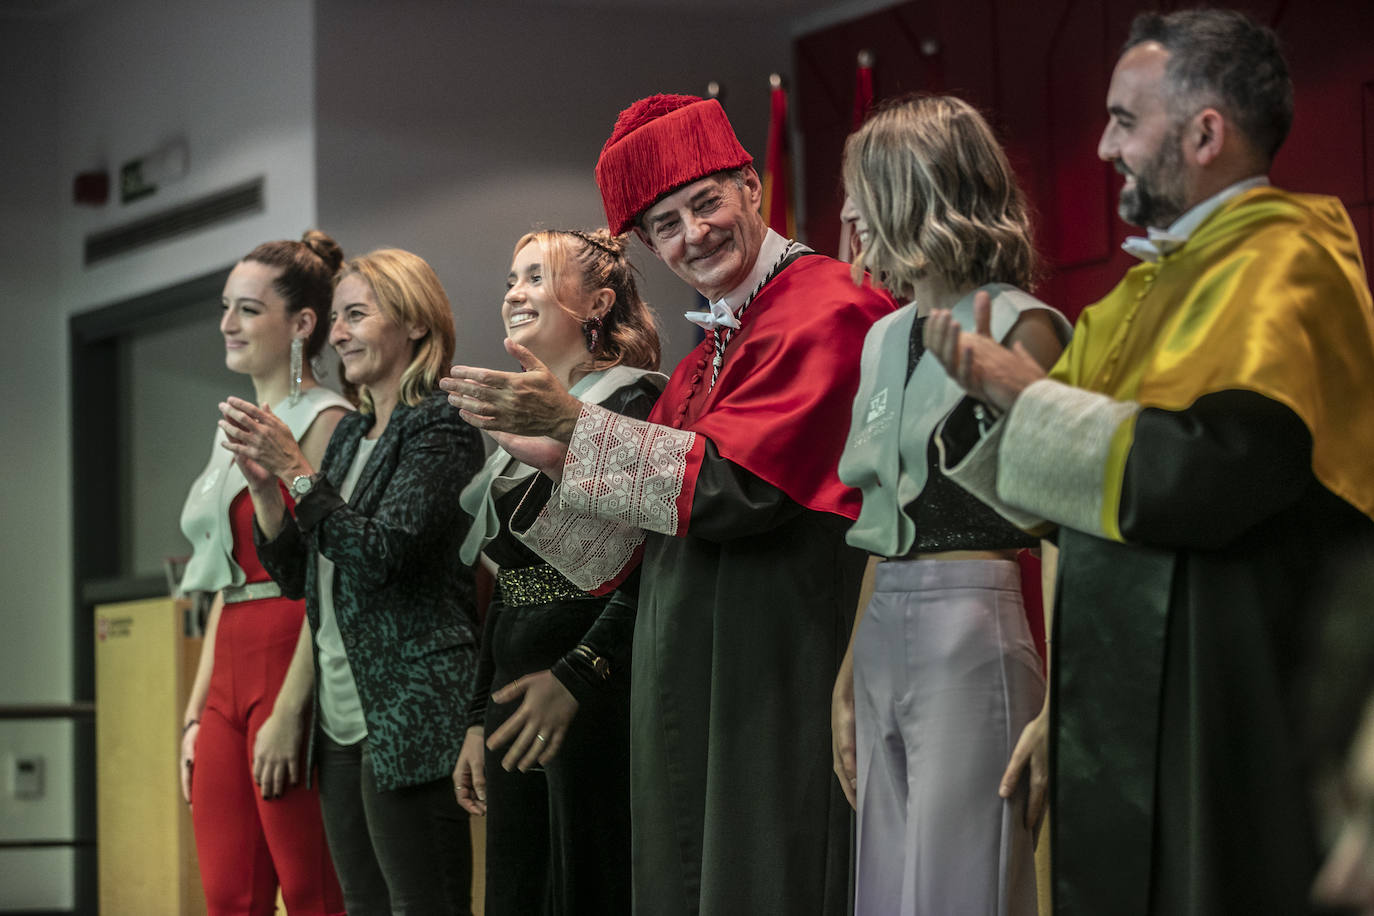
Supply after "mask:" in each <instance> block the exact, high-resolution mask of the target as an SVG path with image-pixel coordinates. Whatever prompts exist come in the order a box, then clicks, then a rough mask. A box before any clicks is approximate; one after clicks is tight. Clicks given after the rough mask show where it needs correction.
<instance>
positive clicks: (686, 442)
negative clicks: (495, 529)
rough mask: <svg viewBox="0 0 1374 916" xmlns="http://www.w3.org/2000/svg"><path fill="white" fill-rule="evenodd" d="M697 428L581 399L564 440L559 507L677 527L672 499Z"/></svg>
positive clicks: (662, 530)
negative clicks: (627, 413) (661, 422)
mask: <svg viewBox="0 0 1374 916" xmlns="http://www.w3.org/2000/svg"><path fill="white" fill-rule="evenodd" d="M695 441H696V433H691V432H686V431H684V430H680V429H673V428H671V427H668V426H659V425H658V424H656V423H647V422H645V421H643V420H632V419H630V418H629V417H626V416H622V415H621V414H618V413H613V412H612V411H609V410H606V409H605V408H604V407H597V406H596V405H594V404H583V405H582V414H581V416H580V417H578V420H577V426H576V427H575V428H574V429H573V435H572V441H571V442H569V443H568V457H567V459H566V460H565V461H564V463H563V484H562V486H561V487H560V488H559V500H560V503H561V505H562V506H563V508H565V509H570V510H572V511H573V512H577V513H581V514H585V515H595V516H597V517H599V518H604V519H608V520H611V521H616V522H619V523H621V524H622V525H631V526H633V527H635V528H643V529H647V530H649V531H656V532H658V533H659V534H667V535H675V534H677V533H678V523H679V520H678V511H677V500H678V497H679V496H680V495H681V494H682V487H683V483H684V481H685V480H686V476H687V454H688V452H689V451H691V448H692V444H693V443H694V442H695Z"/></svg>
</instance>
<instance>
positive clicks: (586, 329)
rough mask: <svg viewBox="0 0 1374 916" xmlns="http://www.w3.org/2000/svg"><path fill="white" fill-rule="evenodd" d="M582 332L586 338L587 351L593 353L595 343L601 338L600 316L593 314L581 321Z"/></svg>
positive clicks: (594, 351)
mask: <svg viewBox="0 0 1374 916" xmlns="http://www.w3.org/2000/svg"><path fill="white" fill-rule="evenodd" d="M582 333H583V335H584V336H585V337H586V338H587V352H588V353H592V354H595V353H596V345H597V343H598V342H599V341H600V340H601V316H600V315H593V316H592V317H590V318H588V319H586V320H585V321H583V322H582Z"/></svg>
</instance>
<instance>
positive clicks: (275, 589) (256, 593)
mask: <svg viewBox="0 0 1374 916" xmlns="http://www.w3.org/2000/svg"><path fill="white" fill-rule="evenodd" d="M280 597H281V586H280V585H278V584H277V583H275V582H273V581H272V580H271V579H268V580H267V581H266V582H249V583H248V584H247V585H230V586H227V587H226V588H225V589H224V603H225V604H241V603H243V602H244V601H261V600H262V599H263V598H280Z"/></svg>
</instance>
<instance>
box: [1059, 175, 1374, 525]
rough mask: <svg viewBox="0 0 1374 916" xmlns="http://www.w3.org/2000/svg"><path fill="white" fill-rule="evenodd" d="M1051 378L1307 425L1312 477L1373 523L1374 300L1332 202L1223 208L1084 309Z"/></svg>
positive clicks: (1266, 193)
mask: <svg viewBox="0 0 1374 916" xmlns="http://www.w3.org/2000/svg"><path fill="white" fill-rule="evenodd" d="M1051 377H1052V378H1055V379H1057V380H1059V381H1063V382H1066V383H1068V384H1071V385H1075V386H1077V387H1081V388H1086V389H1089V390H1092V391H1099V392H1102V393H1104V394H1108V395H1111V396H1112V397H1114V398H1117V399H1119V400H1134V401H1137V402H1138V403H1140V404H1141V405H1142V406H1145V407H1159V408H1163V409H1166V410H1181V409H1183V408H1186V407H1188V406H1189V405H1191V404H1192V403H1193V402H1194V401H1196V400H1197V399H1198V398H1199V397H1201V396H1202V395H1205V394H1210V393H1213V392H1218V391H1224V390H1233V389H1244V390H1250V391H1254V392H1256V393H1258V394H1262V395H1264V396H1265V397H1268V398H1272V399H1273V400H1276V401H1278V402H1280V403H1282V404H1284V405H1286V406H1287V407H1289V408H1290V409H1291V410H1293V412H1294V413H1296V414H1297V415H1298V416H1299V417H1301V418H1302V420H1303V422H1304V423H1306V425H1307V428H1308V430H1309V431H1310V432H1311V434H1312V441H1313V454H1312V468H1313V471H1314V473H1315V474H1316V476H1317V478H1318V479H1319V480H1321V481H1322V483H1323V484H1325V485H1326V486H1327V487H1328V488H1329V489H1330V490H1331V491H1332V492H1333V493H1335V494H1336V495H1338V496H1340V497H1341V498H1343V499H1345V500H1346V501H1348V502H1350V503H1351V504H1352V505H1354V506H1355V507H1356V508H1358V509H1360V510H1361V511H1362V512H1364V513H1365V514H1366V515H1369V516H1371V517H1374V460H1371V456H1374V410H1371V406H1374V397H1372V395H1374V305H1371V299H1370V291H1369V283H1368V280H1367V278H1366V276H1365V271H1364V265H1363V262H1362V260H1361V257H1360V248H1359V240H1358V238H1357V236H1356V234H1355V230H1354V227H1353V226H1352V225H1351V222H1350V217H1349V215H1348V214H1347V213H1346V211H1345V208H1344V207H1343V206H1342V205H1341V203H1340V201H1339V200H1337V199H1335V198H1332V197H1319V196H1314V195H1301V194H1292V193H1288V192H1286V191H1282V190H1279V189H1277V188H1271V187H1265V188H1256V189H1254V190H1251V191H1248V192H1246V193H1244V194H1241V195H1239V196H1237V197H1236V198H1234V199H1233V200H1230V201H1228V202H1227V203H1226V204H1224V205H1223V206H1222V207H1221V208H1220V209H1218V211H1217V212H1216V213H1214V214H1212V216H1211V217H1209V218H1208V219H1207V221H1206V222H1204V223H1203V224H1202V225H1201V226H1200V227H1199V228H1198V229H1197V231H1196V232H1195V233H1194V234H1193V235H1192V237H1190V238H1189V240H1188V242H1187V243H1186V244H1185V245H1183V246H1182V247H1181V248H1179V249H1178V250H1177V251H1175V252H1173V253H1171V254H1169V255H1166V256H1165V257H1163V258H1162V259H1161V260H1160V261H1159V262H1158V263H1156V264H1140V265H1137V266H1136V267H1134V268H1132V269H1131V270H1130V271H1128V272H1127V274H1126V276H1125V277H1124V278H1123V279H1122V281H1121V283H1120V284H1118V285H1117V287H1116V288H1115V289H1114V290H1112V291H1111V292H1110V293H1109V294H1108V295H1107V297H1106V298H1105V299H1103V300H1102V301H1100V302H1098V303H1096V304H1094V305H1092V306H1090V307H1089V308H1088V309H1086V310H1085V311H1084V312H1083V314H1082V316H1081V317H1080V318H1079V321H1078V325H1077V327H1076V330H1075V334H1074V339H1073V342H1072V343H1071V344H1070V346H1069V347H1068V348H1067V349H1066V350H1065V351H1064V354H1063V356H1062V357H1061V358H1060V361H1059V363H1058V364H1057V365H1056V366H1055V367H1054V369H1053V371H1052V372H1051ZM1121 444H1122V447H1123V448H1128V447H1129V437H1123V442H1122V443H1121ZM1122 457H1124V456H1122Z"/></svg>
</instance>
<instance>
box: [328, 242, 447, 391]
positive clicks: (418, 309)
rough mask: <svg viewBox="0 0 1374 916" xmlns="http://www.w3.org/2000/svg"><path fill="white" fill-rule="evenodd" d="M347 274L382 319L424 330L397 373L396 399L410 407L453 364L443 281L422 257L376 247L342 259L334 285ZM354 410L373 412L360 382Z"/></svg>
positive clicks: (436, 382)
mask: <svg viewBox="0 0 1374 916" xmlns="http://www.w3.org/2000/svg"><path fill="white" fill-rule="evenodd" d="M350 274H356V275H358V276H359V277H362V279H363V282H365V283H366V284H367V285H368V287H369V288H371V290H372V294H373V296H375V297H376V299H377V307H378V308H379V309H380V310H381V312H382V314H383V315H385V316H386V317H387V318H388V319H390V320H391V321H394V322H395V323H396V324H398V325H400V326H401V327H406V326H408V325H418V326H419V327H422V328H424V329H425V333H424V336H423V337H421V338H420V339H419V340H416V341H413V342H412V350H411V358H410V365H409V366H407V367H406V370H405V372H404V373H403V374H402V375H401V391H400V400H401V401H402V402H404V403H406V404H409V405H410V406H411V407H414V406H415V405H416V404H419V403H420V402H421V401H422V400H424V399H425V397H427V396H428V395H430V394H432V393H433V392H434V391H435V390H436V389H437V388H438V387H439V379H440V378H441V377H442V376H443V374H444V373H445V372H446V371H447V370H448V367H449V364H450V363H452V362H453V345H454V341H455V339H456V336H457V335H456V334H455V332H454V328H453V311H452V309H451V308H450V307H449V302H448V295H447V294H445V292H444V287H443V284H441V283H440V282H439V277H438V276H437V275H436V274H435V273H434V268H432V267H430V266H429V264H428V263H426V261H425V259H424V258H422V257H420V256H419V255H417V254H411V253H410V252H409V251H403V250H401V249H400V248H379V249H377V250H376V251H372V252H369V253H367V254H365V255H363V256H362V257H358V258H351V259H349V260H347V261H345V262H344V265H343V267H342V268H341V269H340V270H339V273H338V275H337V276H336V277H335V278H334V285H335V287H337V286H338V285H339V283H340V281H342V280H343V279H344V277H347V276H349V275H350ZM358 409H359V410H361V411H362V412H363V413H372V411H373V404H372V395H371V393H370V392H369V391H368V390H367V386H366V385H364V386H362V388H361V390H360V391H359V392H358Z"/></svg>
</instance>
